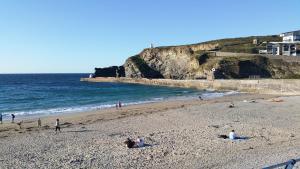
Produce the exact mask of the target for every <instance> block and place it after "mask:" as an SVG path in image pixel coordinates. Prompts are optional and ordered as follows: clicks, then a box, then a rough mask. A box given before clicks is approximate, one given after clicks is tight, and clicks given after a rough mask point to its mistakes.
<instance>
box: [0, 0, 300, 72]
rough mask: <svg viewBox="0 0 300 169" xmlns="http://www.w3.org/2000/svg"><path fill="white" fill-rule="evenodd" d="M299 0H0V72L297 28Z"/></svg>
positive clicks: (90, 62)
mask: <svg viewBox="0 0 300 169" xmlns="http://www.w3.org/2000/svg"><path fill="white" fill-rule="evenodd" d="M299 7H300V1H299V0H126V1H125V0H0V73H90V72H93V71H94V68H95V67H107V66H112V65H122V64H123V63H124V62H125V60H126V59H127V58H128V57H129V56H133V55H135V54H138V53H139V52H141V51H142V50H143V49H144V48H147V47H149V46H150V44H151V43H153V44H154V46H168V45H183V44H192V43H198V42H203V41H207V40H214V39H220V38H233V37H242V36H252V35H271V34H279V33H282V32H287V31H292V30H299V29H300V10H299Z"/></svg>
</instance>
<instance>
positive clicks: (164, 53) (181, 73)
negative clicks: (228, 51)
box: [124, 44, 218, 79]
mask: <svg viewBox="0 0 300 169" xmlns="http://www.w3.org/2000/svg"><path fill="white" fill-rule="evenodd" d="M217 47H218V44H208V45H202V44H201V45H190V46H178V47H160V48H149V49H145V50H144V51H142V52H141V53H140V54H139V55H136V56H133V57H130V58H129V59H127V60H126V62H125V64H124V67H125V75H126V77H146V78H167V79H194V78H198V77H200V78H204V77H205V75H204V74H205V73H204V72H203V71H201V70H198V68H199V60H198V59H197V55H198V54H197V51H199V50H200V51H210V50H215V49H216V48H217ZM141 68H145V69H146V70H147V71H145V70H142V69H141ZM145 72H147V73H145Z"/></svg>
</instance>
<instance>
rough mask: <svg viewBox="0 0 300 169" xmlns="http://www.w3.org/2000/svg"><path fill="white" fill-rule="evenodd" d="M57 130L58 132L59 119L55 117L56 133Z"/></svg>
mask: <svg viewBox="0 0 300 169" xmlns="http://www.w3.org/2000/svg"><path fill="white" fill-rule="evenodd" d="M57 130H58V131H59V132H60V124H59V119H56V122H55V132H56V133H57Z"/></svg>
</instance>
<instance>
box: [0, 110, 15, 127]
mask: <svg viewBox="0 0 300 169" xmlns="http://www.w3.org/2000/svg"><path fill="white" fill-rule="evenodd" d="M15 118H16V116H15V115H14V114H11V122H12V123H14V122H15ZM0 123H1V124H3V115H2V113H0Z"/></svg>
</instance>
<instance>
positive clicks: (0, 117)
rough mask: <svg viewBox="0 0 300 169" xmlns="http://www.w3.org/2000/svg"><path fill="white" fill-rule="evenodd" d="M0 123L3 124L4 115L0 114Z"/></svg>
mask: <svg viewBox="0 0 300 169" xmlns="http://www.w3.org/2000/svg"><path fill="white" fill-rule="evenodd" d="M0 121H1V124H2V113H0Z"/></svg>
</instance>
